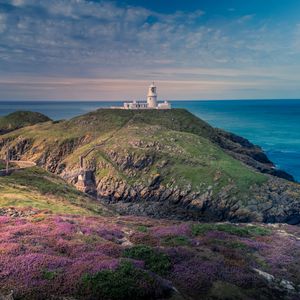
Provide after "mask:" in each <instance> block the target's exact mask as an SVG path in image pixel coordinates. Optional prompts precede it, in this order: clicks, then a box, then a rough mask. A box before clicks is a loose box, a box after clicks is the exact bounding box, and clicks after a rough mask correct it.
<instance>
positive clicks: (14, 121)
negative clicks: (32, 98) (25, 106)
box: [0, 111, 51, 134]
mask: <svg viewBox="0 0 300 300" xmlns="http://www.w3.org/2000/svg"><path fill="white" fill-rule="evenodd" d="M48 121H51V119H50V118H48V117H47V116H45V115H43V114H41V113H38V112H30V111H17V112H13V113H11V114H9V115H7V116H4V117H0V134H1V133H2V134H3V133H6V132H10V131H13V130H16V129H18V128H21V127H24V126H30V125H34V124H37V123H42V122H48Z"/></svg>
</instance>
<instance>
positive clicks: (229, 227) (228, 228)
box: [192, 223, 272, 237]
mask: <svg viewBox="0 0 300 300" xmlns="http://www.w3.org/2000/svg"><path fill="white" fill-rule="evenodd" d="M210 231H222V232H226V233H229V234H232V235H237V236H241V237H247V236H264V235H270V234H271V233H272V230H271V229H268V228H265V227H261V226H243V227H241V226H237V225H234V224H213V223H212V224H193V225H192V233H193V235H194V236H199V235H205V234H206V233H207V232H210Z"/></svg>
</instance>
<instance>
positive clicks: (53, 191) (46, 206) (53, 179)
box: [0, 167, 107, 215]
mask: <svg viewBox="0 0 300 300" xmlns="http://www.w3.org/2000/svg"><path fill="white" fill-rule="evenodd" d="M0 190H1V195H0V207H12V206H13V207H19V208H28V207H32V208H35V209H39V210H48V211H51V212H52V213H68V214H80V215H97V214H103V213H104V214H105V213H106V212H107V210H106V209H105V208H104V207H103V206H102V205H101V204H100V203H99V202H97V201H94V200H92V199H90V198H89V197H87V196H86V195H84V194H83V193H81V192H79V191H77V190H76V189H75V188H73V187H72V186H70V185H69V184H67V183H66V182H65V181H63V180H62V179H61V178H59V177H58V176H55V175H53V174H51V173H49V172H47V171H44V170H43V169H40V168H37V167H34V168H29V169H26V170H22V171H18V172H15V173H13V174H12V175H10V176H5V177H0Z"/></svg>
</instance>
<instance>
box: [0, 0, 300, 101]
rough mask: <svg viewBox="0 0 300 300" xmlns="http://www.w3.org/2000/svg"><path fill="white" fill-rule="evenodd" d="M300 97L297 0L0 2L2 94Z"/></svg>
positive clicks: (0, 97)
mask: <svg viewBox="0 0 300 300" xmlns="http://www.w3.org/2000/svg"><path fill="white" fill-rule="evenodd" d="M152 81H155V82H156V84H157V86H158V92H159V98H161V99H167V100H201V99H208V100H209V99H294V98H296V99H300V1H299V0H251V1H245V0H206V1H204V0H197V1H196V0H184V1H183V0H151V1H150V0H122V1H110V0H103V1H96V0H94V1H92V0H90V1H87V0H0V101H1V100H6V101H8V100H133V99H144V98H145V93H146V90H147V86H148V85H149V84H150V83H151V82H152Z"/></svg>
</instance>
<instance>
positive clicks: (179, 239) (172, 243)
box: [162, 236, 191, 247]
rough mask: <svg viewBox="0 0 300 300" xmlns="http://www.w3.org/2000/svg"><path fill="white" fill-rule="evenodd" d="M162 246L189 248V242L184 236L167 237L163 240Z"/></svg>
mask: <svg viewBox="0 0 300 300" xmlns="http://www.w3.org/2000/svg"><path fill="white" fill-rule="evenodd" d="M162 245H163V246H168V247H176V246H190V245H191V241H190V240H189V238H188V237H186V236H175V237H174V236H169V237H165V238H164V239H163V241H162Z"/></svg>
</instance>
